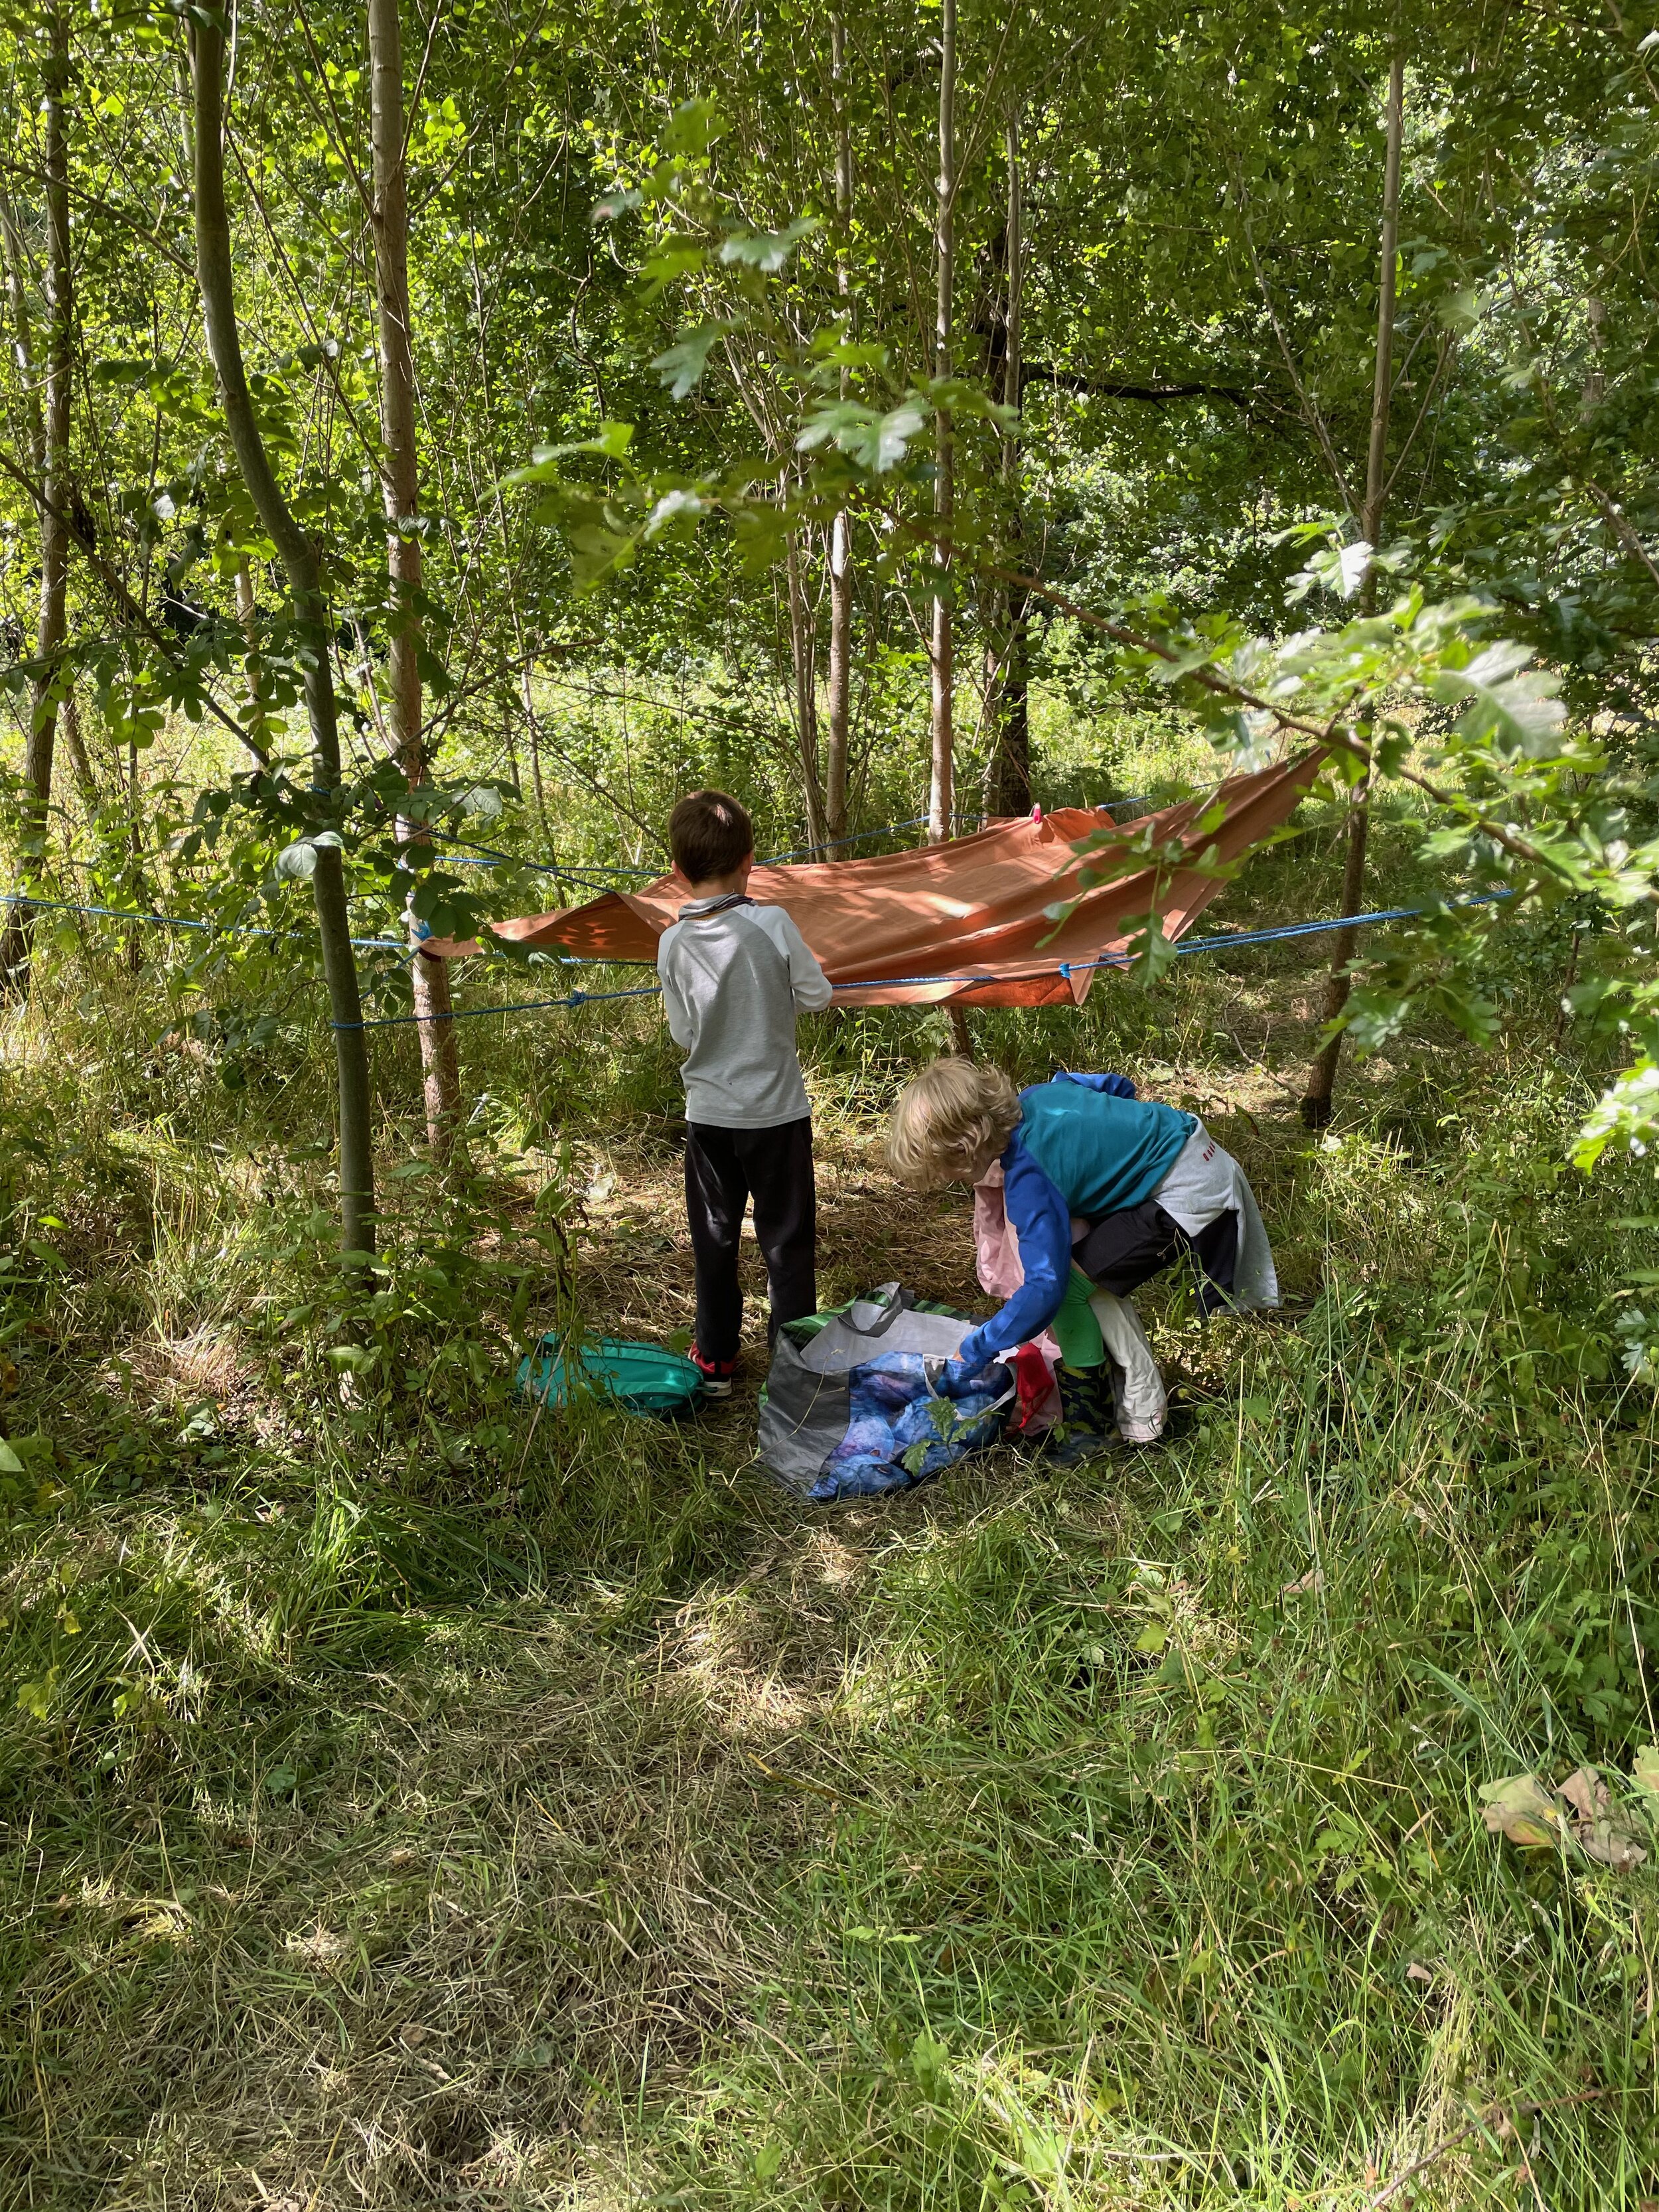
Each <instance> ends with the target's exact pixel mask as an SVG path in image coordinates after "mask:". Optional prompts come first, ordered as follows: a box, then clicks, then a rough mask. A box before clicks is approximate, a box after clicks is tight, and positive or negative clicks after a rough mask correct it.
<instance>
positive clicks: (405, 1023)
mask: <svg viewBox="0 0 1659 2212" xmlns="http://www.w3.org/2000/svg"><path fill="white" fill-rule="evenodd" d="M661 995H662V994H661V990H660V987H659V986H658V985H657V984H655V983H641V985H639V986H638V987H637V988H635V989H634V990H632V991H573V992H572V993H571V994H570V995H569V997H568V999H519V1000H514V1001H513V1004H512V1005H511V1006H463V1007H462V1008H461V1009H460V1010H459V1012H453V1013H447V1014H380V1015H376V1016H375V1017H374V1019H373V1020H370V1021H366V1022H331V1023H330V1024H329V1027H330V1029H331V1030H400V1029H407V1028H409V1027H410V1026H411V1025H414V1024H420V1023H422V1022H476V1021H482V1020H483V1018H484V1016H485V1015H486V1014H533V1013H538V1012H543V1011H544V1009H546V1008H548V1007H550V1006H598V1005H599V1004H600V1003H601V1001H603V1000H607V999H656V998H660V996H661Z"/></svg>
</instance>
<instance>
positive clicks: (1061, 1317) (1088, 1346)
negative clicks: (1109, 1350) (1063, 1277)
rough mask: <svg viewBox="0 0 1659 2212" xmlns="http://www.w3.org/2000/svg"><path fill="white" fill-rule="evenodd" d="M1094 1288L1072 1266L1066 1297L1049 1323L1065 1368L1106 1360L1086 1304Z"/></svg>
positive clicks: (1094, 1323)
mask: <svg viewBox="0 0 1659 2212" xmlns="http://www.w3.org/2000/svg"><path fill="white" fill-rule="evenodd" d="M1094 1289H1095V1286H1094V1285H1093V1284H1092V1283H1091V1281H1090V1280H1089V1278H1088V1277H1087V1276H1086V1275H1085V1273H1084V1272H1083V1270H1082V1268H1081V1267H1073V1269H1072V1272H1071V1275H1070V1277H1069V1279H1068V1280H1067V1282H1066V1295H1065V1297H1063V1298H1062V1299H1061V1300H1060V1311H1059V1312H1058V1313H1057V1314H1056V1315H1055V1316H1054V1320H1053V1321H1052V1322H1050V1323H1049V1327H1050V1328H1052V1329H1053V1330H1054V1342H1055V1343H1056V1344H1057V1345H1058V1346H1060V1361H1061V1364H1063V1365H1065V1366H1066V1367H1075V1368H1084V1367H1098V1366H1099V1365H1100V1364H1102V1362H1103V1360H1104V1359H1105V1357H1106V1346H1105V1345H1104V1344H1103V1342H1102V1340H1101V1334H1100V1323H1099V1322H1097V1320H1096V1319H1095V1316H1094V1309H1093V1308H1092V1307H1091V1305H1090V1304H1089V1301H1090V1299H1091V1297H1093V1296H1094Z"/></svg>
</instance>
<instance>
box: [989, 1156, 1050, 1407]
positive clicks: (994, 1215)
mask: <svg viewBox="0 0 1659 2212" xmlns="http://www.w3.org/2000/svg"><path fill="white" fill-rule="evenodd" d="M974 1264H975V1273H977V1274H978V1276H979V1282H980V1288H981V1290H982V1291H984V1292H985V1294H986V1296H987V1297H993V1298H1002V1299H1004V1300H1006V1299H1008V1298H1011V1297H1012V1296H1013V1295H1014V1292H1015V1291H1017V1290H1018V1288H1019V1286H1020V1285H1021V1284H1022V1283H1023V1282H1024V1280H1025V1270H1024V1267H1022V1266H1021V1265H1020V1259H1019V1239H1018V1237H1017V1236H1016V1235H1015V1234H1014V1231H1013V1230H1012V1226H1011V1225H1010V1224H1009V1220H1008V1216H1007V1212H1006V1209H1005V1208H1004V1206H1003V1203H1002V1163H1001V1161H1000V1160H996V1161H994V1162H993V1163H992V1165H991V1168H990V1170H989V1172H988V1173H987V1176H986V1177H985V1180H984V1182H976V1183H975V1185H974ZM1021 1348H1022V1350H1023V1349H1024V1346H1022V1347H1021ZM1030 1349H1031V1350H1032V1351H1033V1352H1036V1354H1037V1355H1038V1357H1039V1358H1041V1360H1042V1366H1043V1372H1044V1374H1045V1376H1047V1379H1048V1389H1046V1391H1044V1392H1043V1393H1042V1394H1041V1395H1035V1394H1034V1398H1035V1401H1034V1403H1033V1404H1032V1406H1031V1409H1030V1412H1029V1413H1027V1415H1026V1417H1025V1419H1024V1421H1023V1422H1022V1423H1021V1424H1020V1426H1021V1429H1022V1431H1023V1432H1024V1434H1026V1435H1028V1436H1036V1435H1040V1434H1041V1433H1042V1431H1043V1430H1045V1429H1051V1428H1053V1426H1054V1424H1055V1422H1056V1421H1057V1420H1058V1419H1060V1384H1059V1382H1058V1381H1057V1380H1056V1378H1055V1374H1054V1370H1055V1369H1056V1368H1057V1367H1058V1366H1059V1365H1060V1346H1059V1345H1058V1344H1057V1343H1056V1342H1055V1341H1054V1331H1053V1330H1052V1329H1047V1328H1045V1329H1044V1330H1043V1332H1042V1335H1041V1336H1037V1337H1034V1338H1033V1339H1032V1340H1031V1346H1030ZM1021 1401H1022V1403H1024V1393H1022V1396H1021Z"/></svg>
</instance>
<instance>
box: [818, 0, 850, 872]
mask: <svg viewBox="0 0 1659 2212" xmlns="http://www.w3.org/2000/svg"><path fill="white" fill-rule="evenodd" d="M829 57H830V76H831V80H832V84H833V88H834V94H835V102H836V229H837V231H838V233H839V239H838V248H839V250H838V252H837V255H836V290H837V291H838V292H839V293H840V295H841V298H842V312H843V313H844V314H845V315H846V316H847V318H848V323H847V331H846V335H847V336H848V337H851V336H852V334H853V332H852V322H851V316H852V271H851V270H850V269H849V267H848V243H849V235H850V233H851V229H852V222H853V134H852V131H851V128H850V126H849V125H848V118H847V84H846V70H847V31H846V27H845V26H844V24H843V23H842V20H841V18H840V17H839V16H836V18H835V19H834V21H832V22H831V24H830V26H829ZM841 396H842V398H843V399H848V398H850V397H851V396H852V378H851V376H850V374H849V373H848V371H847V370H846V369H845V368H843V369H842V373H841ZM852 702H853V518H852V516H851V515H850V514H848V512H847V510H846V508H845V507H842V510H841V512H840V513H838V514H837V515H836V516H835V518H834V520H832V521H831V523H830V526H829V742H828V744H827V746H826V748H825V751H824V760H823V826H824V831H825V835H826V836H827V837H828V838H829V841H830V842H832V843H833V842H836V841H838V840H840V839H842V838H844V837H845V836H846V835H847V763H848V746H849V744H850V743H851V736H852Z"/></svg>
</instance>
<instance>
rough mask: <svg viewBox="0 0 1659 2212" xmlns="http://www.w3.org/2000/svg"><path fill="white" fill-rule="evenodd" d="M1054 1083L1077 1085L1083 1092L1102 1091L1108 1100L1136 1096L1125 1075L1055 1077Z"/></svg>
mask: <svg viewBox="0 0 1659 2212" xmlns="http://www.w3.org/2000/svg"><path fill="white" fill-rule="evenodd" d="M1054 1081H1055V1082H1056V1083H1079V1084H1081V1085H1082V1086H1083V1088H1084V1089H1085V1091H1104V1092H1105V1094H1106V1096H1107V1097H1109V1098H1133V1097H1136V1096H1137V1095H1138V1094H1137V1092H1136V1090H1135V1087H1134V1085H1133V1083H1131V1082H1130V1080H1129V1079H1128V1077H1127V1075H1069V1074H1068V1075H1057V1076H1055V1078H1054Z"/></svg>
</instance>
